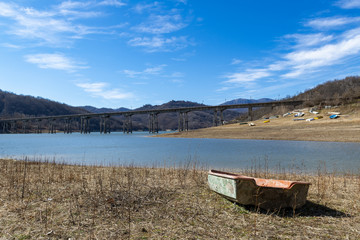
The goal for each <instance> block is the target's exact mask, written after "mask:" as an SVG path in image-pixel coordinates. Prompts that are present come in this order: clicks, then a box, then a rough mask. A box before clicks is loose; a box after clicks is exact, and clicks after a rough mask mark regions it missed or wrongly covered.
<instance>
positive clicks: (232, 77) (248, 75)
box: [224, 69, 271, 84]
mask: <svg viewBox="0 0 360 240" xmlns="http://www.w3.org/2000/svg"><path fill="white" fill-rule="evenodd" d="M270 75H271V73H270V72H269V71H268V70H267V69H247V70H246V71H245V72H241V73H232V74H228V75H225V76H224V78H227V79H228V80H227V81H226V82H225V83H234V84H241V83H248V82H253V81H255V80H257V79H260V78H264V77H268V76H270Z"/></svg>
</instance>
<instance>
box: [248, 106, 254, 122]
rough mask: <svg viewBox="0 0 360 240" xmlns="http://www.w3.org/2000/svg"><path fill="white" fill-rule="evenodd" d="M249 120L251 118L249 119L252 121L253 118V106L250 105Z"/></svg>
mask: <svg viewBox="0 0 360 240" xmlns="http://www.w3.org/2000/svg"><path fill="white" fill-rule="evenodd" d="M248 120H249V121H252V120H253V111H252V107H248Z"/></svg>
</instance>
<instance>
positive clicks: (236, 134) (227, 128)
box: [160, 109, 360, 142]
mask: <svg viewBox="0 0 360 240" xmlns="http://www.w3.org/2000/svg"><path fill="white" fill-rule="evenodd" d="M302 110H303V111H304V113H305V115H304V116H303V117H301V118H304V119H308V118H314V117H317V116H322V117H323V118H321V119H315V120H313V121H306V120H302V121H294V118H296V117H294V114H292V115H289V116H286V117H283V116H279V118H276V119H270V121H269V122H267V123H264V121H265V120H264V119H261V120H256V121H251V123H254V124H255V126H249V125H248V124H240V123H236V124H228V125H224V126H218V127H212V128H206V129H198V130H193V131H188V132H181V133H178V132H176V133H167V134H163V135H161V136H160V137H180V138H228V139H266V140H296V141H328V142H360V114H359V111H355V110H354V109H352V110H351V109H331V110H322V111H321V112H320V113H319V114H314V113H310V112H308V109H302ZM337 111H341V112H340V113H341V114H340V115H339V118H337V119H329V113H328V112H337ZM342 111H343V112H344V113H342ZM248 123H250V122H248Z"/></svg>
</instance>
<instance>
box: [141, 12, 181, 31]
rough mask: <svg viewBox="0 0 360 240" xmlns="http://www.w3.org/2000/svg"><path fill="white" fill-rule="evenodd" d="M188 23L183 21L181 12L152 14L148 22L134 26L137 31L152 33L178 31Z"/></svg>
mask: <svg viewBox="0 0 360 240" xmlns="http://www.w3.org/2000/svg"><path fill="white" fill-rule="evenodd" d="M186 26H187V24H185V23H184V22H183V19H182V17H181V15H180V14H175V15H151V16H150V17H149V18H148V20H147V21H146V22H143V23H141V24H140V25H138V26H135V27H134V30H135V31H138V32H143V33H151V34H163V33H171V32H176V31H178V30H180V29H182V28H184V27H186Z"/></svg>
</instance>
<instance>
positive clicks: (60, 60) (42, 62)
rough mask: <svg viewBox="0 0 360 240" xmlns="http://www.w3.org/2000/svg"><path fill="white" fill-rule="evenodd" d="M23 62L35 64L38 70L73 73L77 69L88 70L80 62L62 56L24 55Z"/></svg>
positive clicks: (56, 54) (55, 54)
mask: <svg viewBox="0 0 360 240" xmlns="http://www.w3.org/2000/svg"><path fill="white" fill-rule="evenodd" d="M25 60H26V61H27V62H29V63H33V64H36V65H37V66H38V67H39V68H44V69H56V70H64V71H68V72H74V71H76V70H79V69H85V68H88V66H85V65H84V64H82V63H80V62H76V61H74V60H72V59H70V58H67V57H65V56H64V55H62V54H58V53H54V54H33V55H26V56H25Z"/></svg>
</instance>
